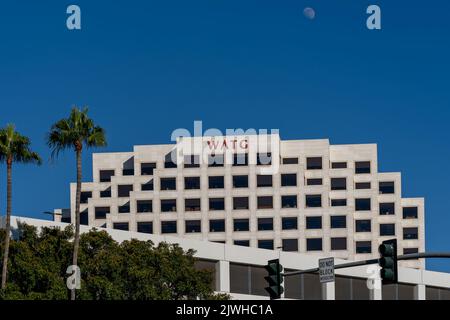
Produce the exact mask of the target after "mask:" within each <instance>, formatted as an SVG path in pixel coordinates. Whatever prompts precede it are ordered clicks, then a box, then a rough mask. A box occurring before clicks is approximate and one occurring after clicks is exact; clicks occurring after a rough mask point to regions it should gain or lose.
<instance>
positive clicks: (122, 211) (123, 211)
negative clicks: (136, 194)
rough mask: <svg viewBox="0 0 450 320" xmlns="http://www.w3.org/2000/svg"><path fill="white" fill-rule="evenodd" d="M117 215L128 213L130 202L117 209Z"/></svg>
mask: <svg viewBox="0 0 450 320" xmlns="http://www.w3.org/2000/svg"><path fill="white" fill-rule="evenodd" d="M118 211H119V213H130V202H127V203H125V204H123V205H121V206H119V208H118Z"/></svg>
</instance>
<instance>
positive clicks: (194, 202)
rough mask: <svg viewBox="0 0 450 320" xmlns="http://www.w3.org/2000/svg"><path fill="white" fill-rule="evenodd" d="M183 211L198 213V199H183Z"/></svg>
mask: <svg viewBox="0 0 450 320" xmlns="http://www.w3.org/2000/svg"><path fill="white" fill-rule="evenodd" d="M184 210H185V211H200V210H201V208H200V199H199V198H195V199H184Z"/></svg>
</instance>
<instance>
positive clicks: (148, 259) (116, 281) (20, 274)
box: [0, 224, 229, 300]
mask: <svg viewBox="0 0 450 320" xmlns="http://www.w3.org/2000/svg"><path fill="white" fill-rule="evenodd" d="M14 235H15V236H14V240H12V241H11V247H10V259H9V266H8V270H9V278H8V279H9V280H8V284H7V287H6V289H5V290H4V291H3V292H0V299H27V300H28V299H39V300H41V299H43V300H66V299H68V297H69V291H68V289H67V287H66V278H67V275H66V268H67V266H68V265H70V261H71V257H72V249H73V248H72V247H73V245H72V238H73V227H72V226H68V227H66V228H65V229H60V228H58V227H43V228H41V229H40V231H38V229H37V228H36V227H34V226H30V225H26V224H20V225H19V227H18V229H17V230H14ZM4 236H5V233H4V230H0V240H3V238H4ZM1 243H3V241H2V242H1ZM194 254H195V251H193V250H187V251H185V250H183V249H182V248H181V247H179V246H178V245H176V244H168V243H160V244H159V245H158V246H155V245H154V244H153V243H152V242H151V241H139V240H135V239H133V240H130V241H124V242H122V243H118V242H116V241H115V240H114V239H112V238H111V236H110V235H109V234H108V233H107V232H106V231H104V230H103V231H98V230H96V229H92V230H91V231H90V232H88V233H84V234H82V235H81V239H80V256H79V264H78V266H79V267H80V269H81V274H82V276H81V278H82V284H81V289H80V290H79V292H78V296H79V299H82V300H122V299H126V300H161V299H162V300H180V299H197V298H200V299H228V298H229V297H228V295H223V294H215V293H214V290H213V287H212V285H211V283H212V279H213V275H212V271H211V270H199V268H197V267H196V266H195V261H196V258H195V257H194Z"/></svg>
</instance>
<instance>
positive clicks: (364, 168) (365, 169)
mask: <svg viewBox="0 0 450 320" xmlns="http://www.w3.org/2000/svg"><path fill="white" fill-rule="evenodd" d="M365 173H370V161H358V162H355V174H365Z"/></svg>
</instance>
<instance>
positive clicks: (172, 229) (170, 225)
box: [161, 221, 177, 233]
mask: <svg viewBox="0 0 450 320" xmlns="http://www.w3.org/2000/svg"><path fill="white" fill-rule="evenodd" d="M161 233H177V222H176V221H161Z"/></svg>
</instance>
